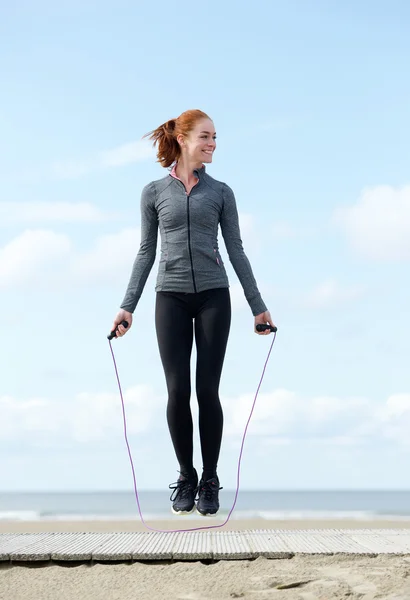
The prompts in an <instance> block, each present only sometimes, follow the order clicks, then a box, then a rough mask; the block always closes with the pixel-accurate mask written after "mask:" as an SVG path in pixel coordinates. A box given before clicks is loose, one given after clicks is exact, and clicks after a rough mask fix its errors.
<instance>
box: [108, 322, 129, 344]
mask: <svg viewBox="0 0 410 600" xmlns="http://www.w3.org/2000/svg"><path fill="white" fill-rule="evenodd" d="M121 325H123V326H124V327H125V329H127V327H128V321H121ZM117 330H118V325H117V327H116V328H115V329H114V331H111V333H110V335H107V338H108V339H109V340H112V339H113V338H115V337H117V336H116V335H115V333H116V331H117Z"/></svg>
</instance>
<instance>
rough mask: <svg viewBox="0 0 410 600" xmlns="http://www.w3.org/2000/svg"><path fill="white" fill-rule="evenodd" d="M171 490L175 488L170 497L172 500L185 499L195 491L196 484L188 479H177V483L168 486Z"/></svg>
mask: <svg viewBox="0 0 410 600" xmlns="http://www.w3.org/2000/svg"><path fill="white" fill-rule="evenodd" d="M168 487H169V489H170V490H174V491H173V492H172V494H171V496H170V497H169V499H170V500H171V502H174V501H175V500H179V499H181V500H183V499H185V498H187V497H188V495H189V494H190V493H191V494H192V493H195V486H193V485H192V483H191V482H190V481H189V480H188V479H180V480H179V481H175V483H170V485H169V486H168Z"/></svg>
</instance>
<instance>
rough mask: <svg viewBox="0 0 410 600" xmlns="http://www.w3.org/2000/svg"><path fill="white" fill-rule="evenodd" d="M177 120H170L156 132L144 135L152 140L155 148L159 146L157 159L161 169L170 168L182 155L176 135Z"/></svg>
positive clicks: (155, 130)
mask: <svg viewBox="0 0 410 600" xmlns="http://www.w3.org/2000/svg"><path fill="white" fill-rule="evenodd" d="M175 126H176V119H170V120H169V121H167V122H166V123H163V125H160V126H159V127H157V128H156V129H154V131H150V132H149V133H146V134H145V135H144V138H146V137H147V138H148V139H150V140H152V142H153V146H155V145H158V150H157V159H158V161H157V162H159V163H160V165H161V167H170V166H171V165H173V164H174V163H175V162H176V161H177V160H178V158H179V157H180V155H181V147H180V145H179V144H178V142H177V139H176V135H175Z"/></svg>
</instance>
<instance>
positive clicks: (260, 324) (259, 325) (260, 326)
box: [256, 323, 278, 333]
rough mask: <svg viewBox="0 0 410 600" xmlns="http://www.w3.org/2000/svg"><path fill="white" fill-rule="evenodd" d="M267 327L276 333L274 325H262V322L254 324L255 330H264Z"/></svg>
mask: <svg viewBox="0 0 410 600" xmlns="http://www.w3.org/2000/svg"><path fill="white" fill-rule="evenodd" d="M267 329H270V330H271V331H272V333H276V332H277V330H278V328H277V327H276V326H275V325H263V324H262V323H258V324H257V325H256V331H266V330H267Z"/></svg>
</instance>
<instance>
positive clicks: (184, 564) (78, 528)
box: [0, 516, 410, 600]
mask: <svg viewBox="0 0 410 600" xmlns="http://www.w3.org/2000/svg"><path fill="white" fill-rule="evenodd" d="M217 524H218V520H217V519H198V518H195V517H193V516H192V517H190V518H183V519H178V518H172V519H169V520H164V521H160V520H155V521H151V522H150V523H149V525H151V526H152V527H155V528H157V529H165V530H171V529H176V528H178V529H179V528H180V529H188V528H189V527H198V526H199V527H203V526H205V525H217ZM409 527H410V522H409V521H401V520H397V521H394V520H389V521H384V520H374V521H368V520H366V521H357V520H347V519H345V520H341V519H339V520H309V521H308V520H281V521H268V520H264V519H253V520H236V521H235V520H232V521H230V522H229V523H228V524H227V525H225V526H224V528H223V529H219V530H218V531H225V530H229V531H235V530H237V531H243V530H252V529H253V530H258V529H269V530H275V529H276V530H291V529H292V530H294V529H299V530H302V529H303V530H309V529H311V530H312V529H315V530H317V529H328V528H330V529H352V528H353V529H369V528H375V529H401V528H406V529H408V528H409ZM62 531H65V532H124V531H127V532H128V531H147V529H146V528H145V527H144V526H143V525H142V523H141V522H140V521H139V520H128V521H124V520H120V519H118V520H111V521H109V520H100V521H98V520H89V521H85V520H81V521H75V520H72V521H45V520H43V521H33V522H30V521H25V522H23V521H20V522H19V521H3V522H1V523H0V533H17V532H19V533H22V532H24V533H34V532H62ZM57 598H58V599H62V600H78V599H79V598H81V599H88V598H89V599H93V600H117V599H118V600H120V599H121V600H127V599H138V600H148V599H149V600H156V599H167V600H211V599H212V600H215V599H218V600H225V599H226V600H228V599H231V598H244V599H251V598H252V599H261V600H262V599H264V598H268V599H269V598H272V599H276V598H278V599H282V598H283V599H290V600H296V599H298V600H331V599H336V600H337V599H340V600H342V599H343V600H346V599H349V600H359V599H360V600H373V599H374V600H376V599H377V600H383V599H385V600H409V598H410V555H409V556H400V555H398V556H395V555H375V556H371V557H370V556H358V555H348V554H334V555H330V556H323V555H320V554H317V555H310V554H295V555H294V556H292V557H291V558H281V559H267V558H263V557H258V558H256V559H254V560H220V561H152V562H151V561H150V562H149V561H145V562H143V561H132V562H131V561H128V562H118V563H101V562H95V563H83V564H80V563H59V564H55V563H53V562H47V563H31V564H30V563H15V564H10V563H0V600H3V599H4V600H56V599H57Z"/></svg>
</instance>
